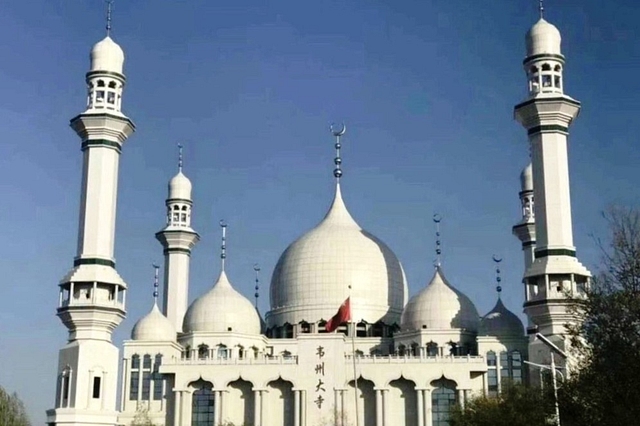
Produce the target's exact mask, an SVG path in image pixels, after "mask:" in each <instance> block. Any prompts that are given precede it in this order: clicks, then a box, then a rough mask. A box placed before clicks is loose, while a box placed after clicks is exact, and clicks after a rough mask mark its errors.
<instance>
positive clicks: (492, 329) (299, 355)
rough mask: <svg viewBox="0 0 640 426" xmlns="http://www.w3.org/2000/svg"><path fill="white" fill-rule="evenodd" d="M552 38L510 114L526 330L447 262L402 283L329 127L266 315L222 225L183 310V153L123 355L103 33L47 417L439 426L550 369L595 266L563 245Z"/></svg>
mask: <svg viewBox="0 0 640 426" xmlns="http://www.w3.org/2000/svg"><path fill="white" fill-rule="evenodd" d="M107 30H109V26H108V27H107ZM560 43H561V37H560V33H559V31H558V29H557V28H556V27H555V26H553V25H552V24H550V23H549V22H547V21H546V20H544V19H543V18H542V17H541V19H540V20H539V21H538V22H537V23H536V24H535V25H533V27H532V28H531V29H530V30H529V31H528V32H527V34H526V56H525V59H524V62H523V66H524V70H525V73H526V78H527V80H526V81H527V85H528V97H527V98H526V99H525V100H524V101H522V102H521V103H519V104H518V105H516V107H515V118H516V119H517V120H518V122H520V123H521V124H522V125H523V127H524V128H525V129H526V131H527V133H528V137H529V141H530V148H531V164H529V165H528V166H527V167H526V168H525V169H524V170H523V172H522V175H521V189H522V190H521V192H520V194H519V196H520V202H521V205H522V218H521V219H520V220H519V221H518V223H517V224H516V225H515V226H514V227H513V233H514V235H515V236H517V237H518V239H519V240H520V241H521V242H522V249H523V255H524V269H525V274H524V277H523V285H524V295H525V297H524V301H523V303H524V312H525V314H526V316H527V318H528V324H527V326H526V327H525V326H524V325H523V324H522V323H521V321H520V320H519V319H518V317H517V316H516V315H515V314H514V313H512V312H510V311H509V310H508V309H507V308H506V307H505V306H504V304H503V303H502V301H501V300H500V299H499V297H498V300H497V302H496V304H495V307H494V308H493V309H492V310H491V311H490V312H488V313H486V314H485V315H484V316H481V315H480V314H479V313H478V311H477V310H476V308H475V306H474V304H473V302H472V301H471V300H470V299H469V298H468V297H467V296H465V295H464V294H463V293H461V292H460V291H459V290H457V289H456V287H455V285H454V283H450V282H449V281H448V280H447V278H446V275H445V271H443V268H442V267H441V265H440V264H437V265H436V267H435V270H434V273H433V276H432V277H431V279H430V282H429V283H428V284H427V285H426V286H425V287H424V288H422V289H421V290H420V291H419V292H418V293H417V294H414V295H409V294H408V287H407V281H406V278H405V274H404V271H403V268H402V264H401V263H400V261H399V259H398V258H397V257H396V256H395V255H394V253H393V251H392V250H391V249H390V248H389V247H388V246H387V245H385V243H384V242H382V241H381V240H379V239H378V238H376V237H375V236H373V235H372V234H371V233H369V232H368V231H366V230H364V229H362V228H361V227H360V226H359V225H358V222H357V221H356V219H355V218H353V217H352V216H351V214H350V213H349V211H348V209H347V206H346V204H345V201H344V199H343V195H342V190H341V186H340V177H341V175H342V170H341V158H340V137H341V136H342V134H344V131H345V128H344V127H340V128H337V129H336V128H334V129H333V134H334V136H335V137H336V150H337V156H336V159H335V170H334V176H335V178H336V185H335V195H334V198H333V201H332V203H331V206H330V208H329V210H328V211H327V212H326V215H325V216H324V219H322V220H321V221H320V223H318V225H317V226H316V227H315V228H313V229H311V230H308V231H306V232H304V230H302V229H301V230H300V232H301V233H302V236H301V237H299V238H298V239H297V240H296V241H294V242H292V243H291V244H290V245H289V247H287V248H286V250H284V252H283V253H282V255H281V256H280V259H279V261H278V262H277V264H276V266H275V268H274V272H273V276H272V278H271V284H270V310H269V311H268V312H267V313H266V314H265V315H264V319H263V318H262V317H261V315H260V313H259V312H258V311H257V309H256V308H255V306H254V305H253V304H252V303H251V301H250V300H249V299H248V298H247V297H246V295H243V294H240V293H239V292H238V291H237V290H235V289H234V287H233V284H232V279H230V277H227V274H226V273H225V268H224V261H225V238H226V236H225V230H226V224H224V223H221V228H222V250H221V270H220V275H219V277H218V279H217V282H216V283H215V284H214V285H213V287H211V289H209V290H208V291H207V292H206V293H205V294H202V295H198V297H197V298H196V299H195V300H194V301H193V302H192V303H191V304H190V305H189V304H188V296H187V295H188V288H189V261H190V254H191V251H192V249H193V248H194V246H195V245H196V244H197V243H198V241H199V238H200V237H199V235H198V234H197V232H196V231H195V230H194V229H193V228H192V224H191V213H192V208H194V204H193V201H192V198H191V190H192V185H191V182H190V181H189V179H188V178H187V177H186V175H185V174H184V173H183V170H182V164H180V167H179V171H178V174H177V175H175V176H174V177H173V178H171V180H170V181H169V185H168V196H167V200H166V206H167V217H166V226H165V227H164V229H162V230H161V231H159V232H158V233H157V234H156V238H157V239H158V241H159V242H160V243H161V245H162V248H163V250H164V280H163V281H164V282H163V288H162V290H163V291H162V300H161V302H160V304H158V302H157V296H158V292H157V287H158V285H156V293H155V296H156V298H155V299H156V303H154V304H153V306H152V308H151V310H150V312H149V313H148V314H147V315H146V316H144V317H143V318H141V319H140V320H139V321H138V322H137V323H136V324H135V326H134V327H133V330H132V331H131V339H129V340H126V341H125V342H124V345H123V348H118V347H116V346H115V345H114V344H113V343H112V341H111V338H112V333H113V331H114V330H115V328H116V327H117V326H118V325H119V324H120V322H121V321H122V320H123V319H124V318H125V314H126V311H125V302H126V293H127V284H126V283H125V281H124V280H123V279H122V278H121V277H120V275H119V274H118V272H117V271H116V267H115V262H114V238H115V223H116V222H115V215H116V199H117V195H118V165H119V157H120V154H121V153H122V147H123V145H124V142H125V141H126V139H127V138H128V137H129V136H130V135H131V134H132V133H133V132H134V130H135V126H134V124H133V122H132V121H131V120H130V119H129V118H128V117H127V116H126V115H124V114H123V112H122V95H123V91H124V86H125V81H126V79H125V75H124V73H123V64H124V53H123V50H122V49H121V48H120V46H119V45H118V44H116V43H115V42H114V41H113V40H112V39H111V37H110V36H109V31H108V32H107V37H106V38H104V39H103V40H102V41H100V42H98V43H97V44H96V45H95V46H94V47H93V49H92V50H91V67H90V69H89V71H88V73H87V74H86V83H87V88H88V93H87V108H86V110H85V111H84V112H82V113H80V114H79V115H78V116H76V117H75V118H73V119H72V120H71V127H72V128H73V130H75V132H76V133H77V134H78V136H79V137H80V140H81V149H82V155H83V170H82V189H81V203H80V204H81V211H80V218H79V231H78V232H79V235H78V249H77V255H76V256H75V258H74V261H73V268H72V269H71V271H70V272H69V273H68V274H67V275H66V276H65V277H64V278H62V280H61V281H60V284H59V288H60V295H59V300H58V308H57V315H58V317H59V318H60V319H61V320H62V322H63V323H64V325H65V326H66V327H67V328H68V330H69V338H68V341H67V343H66V344H65V345H64V346H63V347H62V349H61V350H60V353H59V362H58V370H57V390H56V395H55V405H54V408H52V409H50V410H48V411H47V423H48V425H49V426H80V425H82V426H85V425H87V426H88V425H101V426H107V425H108V426H114V425H130V424H131V423H132V422H134V419H140V416H143V417H147V418H148V419H150V420H151V421H152V422H153V424H155V425H167V426H205V425H208V426H213V425H236V426H240V425H244V426H249V425H252V426H322V425H340V426H363V425H364V426H444V425H448V424H449V422H448V419H449V414H448V413H449V409H450V407H451V406H452V405H453V404H460V405H464V404H465V402H466V401H468V399H469V398H470V397H472V396H473V395H477V394H479V393H486V394H489V395H495V394H496V393H497V392H499V390H500V389H501V387H502V386H504V385H505V384H506V383H508V382H516V383H517V382H523V381H527V380H529V379H533V376H534V374H533V371H534V370H532V373H530V372H529V370H528V368H527V366H526V365H525V363H524V362H525V361H529V362H535V363H542V364H547V363H548V362H549V353H548V351H547V350H546V349H545V347H544V346H541V345H540V342H538V341H537V340H535V339H534V338H533V337H532V335H533V334H535V333H536V332H540V333H542V334H544V335H546V336H547V337H548V338H549V339H551V340H552V341H553V342H554V343H556V344H557V345H558V346H560V347H562V348H564V347H566V345H565V344H564V337H563V334H564V332H565V329H564V324H565V323H566V322H567V321H569V320H570V319H571V317H570V316H569V315H568V314H567V310H566V303H567V299H566V298H567V294H573V295H576V294H579V293H580V292H582V291H584V288H585V286H586V285H588V282H589V277H590V273H589V271H588V270H587V269H586V268H585V267H584V266H582V264H581V263H580V262H579V261H578V260H577V258H576V252H575V247H574V246H573V236H572V225H571V204H570V194H569V171H568V161H567V136H568V128H569V125H570V124H571V122H572V121H573V119H574V118H575V117H576V116H577V114H578V112H579V110H580V103H579V102H578V101H576V100H574V99H572V98H571V97H569V96H567V95H565V94H564V92H563V86H564V81H563V68H564V65H565V57H564V56H563V55H562V53H561V50H560ZM534 200H535V204H534ZM159 219H160V218H159ZM434 220H435V221H436V222H437V221H438V218H434ZM303 232H304V233H303ZM156 272H157V270H156ZM231 278H232V277H231ZM158 281H159V280H158V274H157V273H156V284H158ZM339 307H340V313H341V314H343V315H341V316H340V315H339V316H337V317H336V318H337V319H336V318H334V315H336V312H337V311H338V308H339ZM332 318H333V320H332ZM330 320H331V321H330ZM329 322H331V326H330V325H329ZM536 374H537V373H536Z"/></svg>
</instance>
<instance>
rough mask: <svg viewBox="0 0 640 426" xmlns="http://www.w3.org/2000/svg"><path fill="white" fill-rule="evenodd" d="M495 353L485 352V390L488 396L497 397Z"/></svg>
mask: <svg viewBox="0 0 640 426" xmlns="http://www.w3.org/2000/svg"><path fill="white" fill-rule="evenodd" d="M496 368H497V360H496V353H495V352H493V351H489V352H487V390H488V392H489V396H497V395H498V371H497V369H496Z"/></svg>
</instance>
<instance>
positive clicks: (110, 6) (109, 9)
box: [106, 0, 113, 37]
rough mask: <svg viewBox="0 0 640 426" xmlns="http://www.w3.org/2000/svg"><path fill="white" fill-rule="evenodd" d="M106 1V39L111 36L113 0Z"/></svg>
mask: <svg viewBox="0 0 640 426" xmlns="http://www.w3.org/2000/svg"><path fill="white" fill-rule="evenodd" d="M106 1H107V26H106V29H107V37H109V36H111V8H112V7H113V0H106Z"/></svg>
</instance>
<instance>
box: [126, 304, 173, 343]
mask: <svg viewBox="0 0 640 426" xmlns="http://www.w3.org/2000/svg"><path fill="white" fill-rule="evenodd" d="M131 338H132V339H133V340H140V341H148V342H174V341H175V340H176V330H175V328H174V327H173V324H171V321H169V320H168V319H167V317H165V316H164V315H162V312H160V309H158V305H157V304H156V303H154V304H153V308H152V309H151V312H149V313H148V314H147V315H146V316H144V317H143V318H141V319H140V320H139V321H138V322H137V323H136V324H135V325H134V326H133V329H132V330H131Z"/></svg>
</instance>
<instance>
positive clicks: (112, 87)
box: [109, 81, 116, 89]
mask: <svg viewBox="0 0 640 426" xmlns="http://www.w3.org/2000/svg"><path fill="white" fill-rule="evenodd" d="M109 88H110V89H115V88H116V82H115V81H110V82H109Z"/></svg>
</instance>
